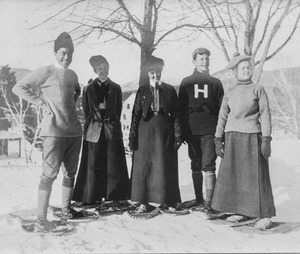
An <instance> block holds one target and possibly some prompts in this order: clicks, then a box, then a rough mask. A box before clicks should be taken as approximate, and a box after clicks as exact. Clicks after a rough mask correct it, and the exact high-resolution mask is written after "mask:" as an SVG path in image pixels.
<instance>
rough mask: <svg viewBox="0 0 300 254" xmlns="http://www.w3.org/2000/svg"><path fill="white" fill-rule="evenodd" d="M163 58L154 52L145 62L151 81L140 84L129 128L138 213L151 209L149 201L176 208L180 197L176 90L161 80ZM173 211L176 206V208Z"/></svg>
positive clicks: (179, 126)
mask: <svg viewBox="0 0 300 254" xmlns="http://www.w3.org/2000/svg"><path fill="white" fill-rule="evenodd" d="M163 66H164V61H163V60H162V59H161V58H157V57H155V56H151V57H150V59H148V61H147V62H146V71H147V73H148V77H149V81H148V82H147V83H145V84H143V85H142V86H140V87H139V89H138V91H137V94H136V98H135V102H134V106H133V110H132V121H131V127H130V132H129V147H130V149H131V150H132V151H133V162H132V192H131V200H132V201H134V202H138V203H139V204H140V205H139V206H138V208H137V213H146V212H148V211H150V210H151V206H150V205H149V202H152V203H157V204H161V205H162V208H164V209H176V204H177V203H179V202H180V201H181V198H180V191H179V182H178V156H177V150H178V149H179V147H180V145H181V125H180V119H179V110H178V101H177V93H176V90H175V88H174V87H173V86H171V85H169V84H166V83H164V82H162V81H161V73H162V69H163ZM173 211H174V210H173Z"/></svg>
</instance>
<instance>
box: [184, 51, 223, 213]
mask: <svg viewBox="0 0 300 254" xmlns="http://www.w3.org/2000/svg"><path fill="white" fill-rule="evenodd" d="M209 57H210V51H209V50H208V49H206V48H197V49H195V50H194V51H193V54H192V59H193V64H194V65H195V69H194V72H193V74H192V75H190V76H188V77H186V78H184V79H183V80H182V82H181V84H180V87H179V108H180V115H181V121H182V129H183V131H182V133H183V134H184V135H183V141H185V142H187V144H188V155H189V157H190V160H191V169H192V179H193V185H194V193H195V197H196V199H194V200H191V201H186V202H183V203H182V204H181V207H182V208H192V207H194V206H199V207H201V206H202V207H203V208H207V209H209V207H210V204H211V200H212V195H213V191H214V186H215V181H216V174H215V171H216V159H217V155H216V153H215V145H214V134H215V131H216V125H217V120H218V113H219V109H220V106H221V102H222V98H223V95H224V90H223V86H222V83H221V81H220V80H219V79H217V78H215V77H212V76H211V75H210V74H209V65H210V59H209ZM202 172H203V173H204V176H205V178H204V183H205V192H206V199H204V197H203V174H202ZM207 209H206V210H207Z"/></svg>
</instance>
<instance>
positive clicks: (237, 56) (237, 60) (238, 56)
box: [226, 52, 252, 69]
mask: <svg viewBox="0 0 300 254" xmlns="http://www.w3.org/2000/svg"><path fill="white" fill-rule="evenodd" d="M251 59H252V57H251V56H246V55H241V54H240V53H238V52H237V53H234V54H233V57H232V59H231V61H230V62H229V63H228V65H227V66H226V69H233V68H234V67H235V66H237V65H238V64H239V63H240V62H243V61H249V60H251Z"/></svg>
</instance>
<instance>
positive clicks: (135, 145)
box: [128, 138, 138, 151]
mask: <svg viewBox="0 0 300 254" xmlns="http://www.w3.org/2000/svg"><path fill="white" fill-rule="evenodd" d="M128 146H129V148H130V150H131V151H136V150H137V149H138V142H137V139H136V138H130V139H129V143H128Z"/></svg>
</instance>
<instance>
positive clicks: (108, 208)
mask: <svg viewBox="0 0 300 254" xmlns="http://www.w3.org/2000/svg"><path fill="white" fill-rule="evenodd" d="M130 207H131V205H130V204H129V203H128V202H127V201H114V202H109V203H106V204H103V205H101V206H99V207H97V208H96V211H97V212H98V214H99V215H100V216H108V215H114V214H122V213H123V212H125V211H127V210H129V209H130Z"/></svg>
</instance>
